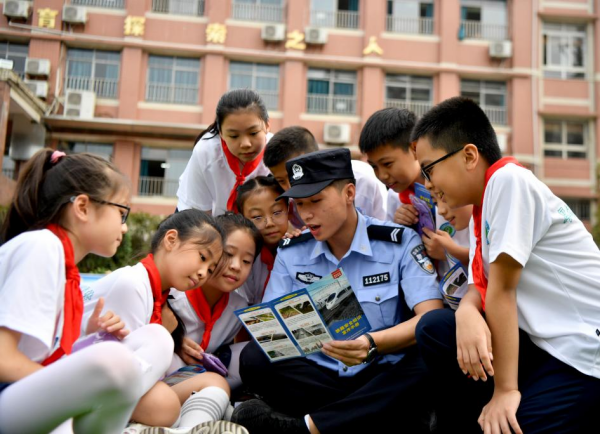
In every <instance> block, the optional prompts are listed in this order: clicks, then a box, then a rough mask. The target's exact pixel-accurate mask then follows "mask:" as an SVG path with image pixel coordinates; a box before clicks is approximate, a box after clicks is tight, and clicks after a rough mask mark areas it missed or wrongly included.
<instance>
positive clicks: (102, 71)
mask: <svg viewBox="0 0 600 434" xmlns="http://www.w3.org/2000/svg"><path fill="white" fill-rule="evenodd" d="M120 63H121V54H120V53H119V52H116V51H98V50H81V49H76V48H69V50H68V51H67V80H66V81H67V83H66V88H67V89H74V90H90V91H93V92H96V96H97V97H98V98H117V95H118V85H119V66H120Z"/></svg>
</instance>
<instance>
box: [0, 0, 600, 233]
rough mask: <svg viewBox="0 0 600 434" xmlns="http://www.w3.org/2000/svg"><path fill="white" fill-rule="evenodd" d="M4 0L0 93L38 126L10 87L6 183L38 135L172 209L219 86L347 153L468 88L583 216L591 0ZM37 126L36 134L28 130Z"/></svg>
mask: <svg viewBox="0 0 600 434" xmlns="http://www.w3.org/2000/svg"><path fill="white" fill-rule="evenodd" d="M3 3H4V5H3V6H2V7H3V10H2V15H1V17H0V58H2V59H6V60H7V61H8V65H9V66H12V69H13V73H14V75H13V76H12V77H13V78H14V79H11V81H10V83H9V82H6V81H5V82H2V83H4V84H1V83H0V87H1V86H5V87H6V88H7V89H8V90H7V91H6V92H5V93H7V92H8V94H10V95H12V90H14V89H15V88H19V89H20V92H29V91H32V92H33V94H35V95H37V96H38V97H39V98H41V99H42V100H43V101H41V103H43V107H44V113H43V114H42V115H41V116H38V118H39V120H38V121H35V120H34V119H32V118H31V117H27V116H26V114H23V113H21V112H22V111H23V110H21V111H18V110H16V109H14V110H13V108H12V107H13V105H15V104H17V103H18V102H19V101H17V100H16V99H15V98H16V97H15V98H13V97H12V96H11V97H10V98H9V97H8V96H6V97H5V99H4V101H8V104H9V105H10V107H11V109H10V110H9V111H8V112H9V113H10V115H4V114H2V115H1V116H0V145H1V148H2V149H4V152H3V154H4V157H3V162H2V167H3V171H4V173H5V175H7V176H8V177H10V176H13V174H14V172H15V171H18V168H19V165H20V163H21V162H22V161H23V159H26V158H27V156H28V155H30V154H31V152H33V151H34V150H35V149H37V148H39V147H41V146H43V145H46V146H51V147H55V148H58V149H65V150H67V151H68V152H80V151H89V152H96V153H99V154H101V155H103V156H105V157H106V158H111V159H112V160H113V161H114V162H115V163H116V164H117V165H118V166H119V167H120V169H121V170H122V171H123V172H124V173H126V174H127V175H128V176H129V177H130V178H131V181H132V186H133V191H134V198H133V204H134V209H135V210H144V211H149V212H153V213H169V212H171V211H172V210H173V209H174V206H175V204H176V198H175V193H176V191H177V181H178V178H179V175H180V174H181V172H182V171H183V168H184V167H185V165H186V163H187V160H188V159H189V157H190V155H191V149H192V146H193V142H194V138H195V137H196V135H197V134H198V132H199V131H200V130H202V129H203V127H206V126H207V125H208V124H210V123H211V122H212V121H213V120H214V117H215V108H216V104H217V101H218V99H219V97H220V96H221V94H222V93H223V92H225V91H226V90H228V89H232V88H239V87H243V88H245V87H249V88H253V89H255V90H257V91H258V92H259V93H260V94H261V95H262V96H263V98H264V100H265V102H266V104H267V107H268V109H269V113H270V117H271V130H272V131H277V130H279V129H281V128H283V127H286V126H290V125H302V126H305V127H307V128H308V129H310V130H311V131H312V132H313V133H314V134H315V136H316V137H317V140H318V141H319V143H321V144H323V145H324V146H347V147H349V148H351V149H356V144H357V142H358V136H359V133H360V129H361V127H362V125H363V124H364V122H365V121H366V120H367V118H368V117H369V116H370V115H371V114H372V113H373V112H375V111H376V110H378V109H380V108H383V107H392V106H393V107H401V108H408V109H410V110H413V111H414V112H415V113H416V114H417V115H420V114H423V113H424V112H425V111H427V110H428V109H429V108H431V107H432V106H433V105H435V104H436V103H438V102H440V101H442V100H444V99H446V98H449V97H452V96H455V95H464V96H468V97H471V98H473V99H474V100H476V101H477V102H478V103H479V104H480V105H481V106H482V108H483V109H484V110H485V112H486V113H487V115H488V117H489V118H490V120H491V121H492V123H493V125H494V128H495V129H496V131H497V133H498V137H499V142H500V144H501V146H502V149H503V152H505V153H506V154H507V155H514V156H516V157H517V158H518V159H519V160H520V161H521V162H522V163H524V164H525V165H527V166H528V167H529V168H531V169H532V170H533V171H534V172H535V174H536V175H537V176H538V177H539V178H540V179H542V180H543V181H544V182H545V183H546V184H548V185H549V186H550V188H551V189H552V190H553V191H554V192H555V193H556V194H557V195H559V196H560V197H562V198H563V199H565V200H566V201H567V203H568V204H569V205H570V206H571V208H572V209H573V211H574V212H575V213H576V214H577V215H579V216H580V218H581V219H582V220H584V221H586V222H588V223H590V222H591V220H593V219H594V214H595V209H596V199H597V195H598V190H597V171H596V166H597V163H598V149H599V147H598V144H597V139H596V138H597V137H598V135H599V133H600V129H599V127H600V124H599V122H598V120H597V114H598V112H599V110H600V59H598V58H597V57H598V56H597V55H596V53H597V52H598V49H597V48H598V46H599V44H600V40H599V36H598V35H599V34H600V31H599V30H600V29H599V26H600V24H599V20H598V18H599V8H600V0H562V1H561V0H67V1H63V0H34V1H13V0H4V2H3ZM11 61H12V62H11ZM0 62H2V60H0ZM0 66H1V65H0ZM11 86H12V87H11ZM9 88H10V89H9ZM22 88H26V89H25V90H24V91H23V89H22ZM11 89H12V90H11ZM1 90H2V89H0V91H1ZM1 94H2V92H0V96H1ZM29 96H31V95H29ZM21 102H22V101H21ZM38 105H39V104H38ZM36 107H37V106H36ZM40 107H42V106H41V105H40ZM5 112H6V110H5ZM0 114H1V113H0ZM36 123H37V124H39V125H41V126H43V127H44V128H42V130H44V131H42V133H45V134H42V135H41V136H40V134H37V133H36V134H37V135H35V137H33V138H31V139H28V138H27V134H28V131H29V130H31V129H32V128H31V125H33V124H36ZM37 124H36V125H37ZM39 125H38V126H36V128H34V129H35V130H36V131H37V132H39V131H38V130H39ZM3 131H4V132H5V133H4V134H3ZM24 135H25V138H23V136H24ZM40 137H41V138H40Z"/></svg>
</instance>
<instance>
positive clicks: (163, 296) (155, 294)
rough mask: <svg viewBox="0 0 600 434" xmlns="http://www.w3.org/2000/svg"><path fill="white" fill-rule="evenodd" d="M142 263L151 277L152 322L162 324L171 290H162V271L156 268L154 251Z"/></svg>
mask: <svg viewBox="0 0 600 434" xmlns="http://www.w3.org/2000/svg"><path fill="white" fill-rule="evenodd" d="M140 263H141V264H142V265H143V266H144V268H145V269H146V271H147V272H148V277H149V278H150V287H151V288H152V298H154V305H153V308H152V317H151V318H150V324H162V307H163V305H164V304H165V303H166V301H167V298H168V297H169V291H165V292H163V290H162V284H161V281H160V273H159V272H158V268H156V263H155V262H154V255H153V254H152V253H150V254H149V255H148V256H146V257H145V258H144V259H142V260H141V261H140Z"/></svg>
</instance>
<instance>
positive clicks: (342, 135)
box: [323, 124, 350, 144]
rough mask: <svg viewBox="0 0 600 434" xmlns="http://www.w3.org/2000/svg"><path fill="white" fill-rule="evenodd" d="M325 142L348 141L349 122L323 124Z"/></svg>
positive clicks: (339, 142)
mask: <svg viewBox="0 0 600 434" xmlns="http://www.w3.org/2000/svg"><path fill="white" fill-rule="evenodd" d="M323 139H324V140H325V143H336V144H344V143H349V142H350V124H325V129H324V130H323Z"/></svg>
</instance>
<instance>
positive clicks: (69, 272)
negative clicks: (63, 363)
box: [42, 223, 83, 366]
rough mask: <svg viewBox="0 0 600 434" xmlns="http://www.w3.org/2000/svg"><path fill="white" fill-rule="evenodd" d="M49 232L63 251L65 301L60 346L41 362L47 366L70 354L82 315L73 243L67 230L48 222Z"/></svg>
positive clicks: (79, 278)
mask: <svg viewBox="0 0 600 434" xmlns="http://www.w3.org/2000/svg"><path fill="white" fill-rule="evenodd" d="M46 229H48V230H49V231H50V232H52V233H53V234H54V235H56V236H57V237H58V239H59V240H60V242H61V243H62V245H63V250H64V251H65V275H66V278H67V280H66V282H65V301H64V305H63V314H64V321H63V329H62V336H61V338H60V346H59V347H58V348H57V349H56V351H54V353H52V354H51V355H50V356H48V357H47V358H46V360H44V361H43V362H42V365H43V366H48V365H49V364H51V363H54V362H55V361H57V360H58V359H60V358H61V357H62V356H63V355H65V354H71V348H72V347H73V344H74V343H75V341H76V340H77V339H78V338H79V334H80V333H81V318H82V317H83V295H82V294H81V287H80V281H81V277H80V276H79V270H78V269H77V264H75V253H74V251H73V244H72V243H71V240H70V239H69V237H68V236H67V232H66V231H65V230H64V229H63V228H61V227H60V226H58V225H56V224H54V223H50V224H49V225H48V226H46Z"/></svg>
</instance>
